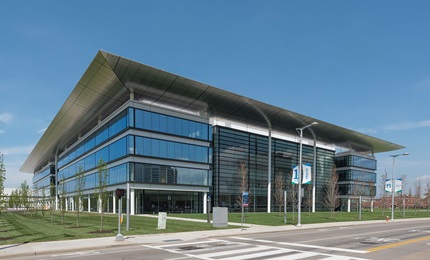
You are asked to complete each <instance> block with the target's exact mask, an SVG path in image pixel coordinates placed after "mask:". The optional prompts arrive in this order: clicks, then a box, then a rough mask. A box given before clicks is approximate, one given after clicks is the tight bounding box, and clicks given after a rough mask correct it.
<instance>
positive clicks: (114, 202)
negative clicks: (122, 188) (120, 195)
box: [112, 192, 116, 214]
mask: <svg viewBox="0 0 430 260" xmlns="http://www.w3.org/2000/svg"><path fill="white" fill-rule="evenodd" d="M112 205H113V212H112V213H113V214H115V213H116V198H115V192H113V193H112Z"/></svg>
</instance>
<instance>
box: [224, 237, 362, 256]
mask: <svg viewBox="0 0 430 260" xmlns="http://www.w3.org/2000/svg"><path fill="white" fill-rule="evenodd" d="M230 238H233V239H238V240H245V241H254V242H261V243H271V244H277V245H285V246H297V247H305V248H313V249H323V250H330V251H340V252H347V253H354V254H366V253H369V251H363V250H354V249H347V248H338V247H326V246H315V245H305V244H297V243H287V242H276V241H269V240H261V239H257V240H254V239H251V238H245V237H230Z"/></svg>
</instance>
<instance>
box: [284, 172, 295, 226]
mask: <svg viewBox="0 0 430 260" xmlns="http://www.w3.org/2000/svg"><path fill="white" fill-rule="evenodd" d="M292 176H293V170H291V171H290V174H289V175H288V180H291V179H292ZM286 186H287V187H286V189H287V201H288V203H289V204H290V205H291V211H292V212H293V217H292V219H293V220H294V219H295V209H296V205H297V189H296V186H295V185H294V184H293V183H292V182H287V185H286Z"/></svg>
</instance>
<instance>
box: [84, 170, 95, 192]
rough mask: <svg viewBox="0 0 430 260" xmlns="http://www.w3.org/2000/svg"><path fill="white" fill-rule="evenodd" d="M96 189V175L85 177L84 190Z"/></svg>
mask: <svg viewBox="0 0 430 260" xmlns="http://www.w3.org/2000/svg"><path fill="white" fill-rule="evenodd" d="M95 187H96V174H91V175H87V176H85V189H92V188H95Z"/></svg>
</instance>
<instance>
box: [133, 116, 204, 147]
mask: <svg viewBox="0 0 430 260" xmlns="http://www.w3.org/2000/svg"><path fill="white" fill-rule="evenodd" d="M135 127H136V128H140V129H145V130H150V131H155V132H162V133H167V134H172V135H179V136H185V137H190V138H195V139H200V140H212V130H211V127H210V125H208V124H204V123H200V122H194V121H190V120H186V119H181V118H177V117H173V116H167V115H162V114H158V113H154V112H148V111H143V110H140V109H135Z"/></svg>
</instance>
